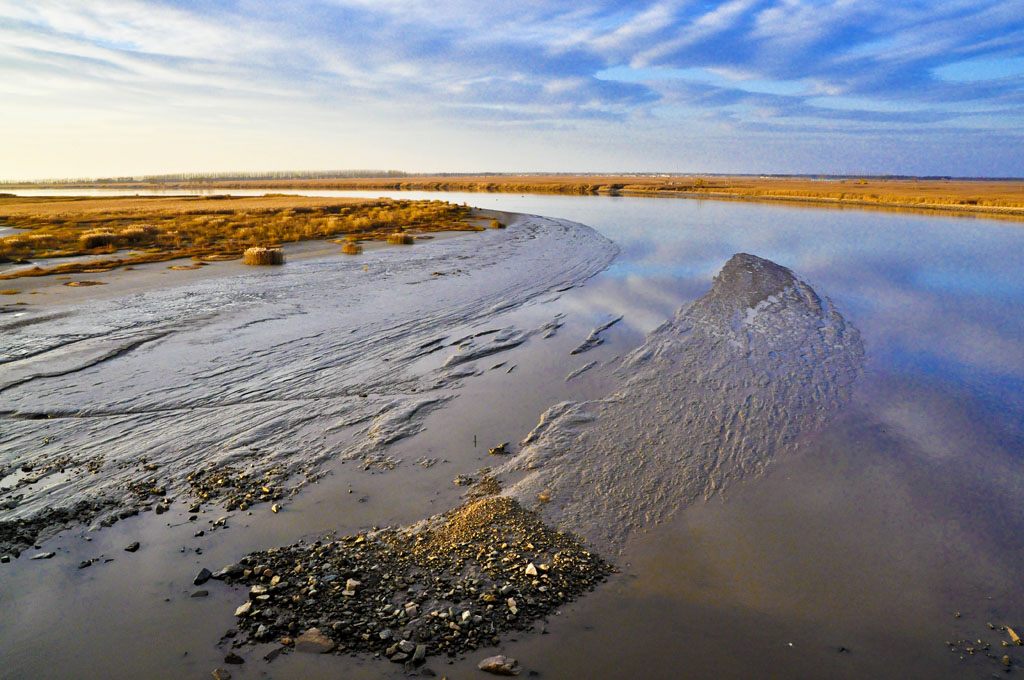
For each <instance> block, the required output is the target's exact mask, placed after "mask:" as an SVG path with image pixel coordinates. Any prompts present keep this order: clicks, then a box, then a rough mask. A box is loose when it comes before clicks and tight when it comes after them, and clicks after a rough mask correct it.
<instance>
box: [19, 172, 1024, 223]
mask: <svg viewBox="0 0 1024 680" xmlns="http://www.w3.org/2000/svg"><path fill="white" fill-rule="evenodd" d="M46 188H53V189H60V190H61V191H65V190H68V189H74V188H79V189H96V188H110V189H123V190H135V191H139V192H147V191H160V190H164V191H168V190H186V189H188V190H202V191H211V190H213V191H219V190H225V191H226V190H231V189H246V190H253V189H264V188H265V189H267V190H272V191H282V190H299V189H306V190H315V189H319V190H327V189H334V190H353V191H354V190H382V191H467V192H492V193H493V192H497V193H535V194H565V195H599V196H648V197H665V198H694V199H710V200H749V201H770V202H784V203H801V204H806V205H820V206H826V207H833V208H834V207H843V206H846V207H857V208H866V207H867V208H879V209H889V210H900V211H923V212H926V213H928V212H932V213H934V212H940V213H950V214H958V215H973V216H984V217H1000V218H1008V219H1024V181H1021V180H985V179H979V180H963V179H955V180H954V179H902V178H901V179H880V178H856V177H847V178H827V179H820V180H819V179H811V178H806V177H750V176H708V175H657V176H649V175H571V174H567V175H528V174H526V175H454V176H453V175H448V176H429V175H422V176H411V177H404V178H344V179H307V180H287V179H281V180H238V181H231V180H209V181H201V182H173V181H168V182H126V183H117V182H96V183H90V182H83V183H71V184H45V183H42V184H31V183H28V184H11V185H5V186H3V187H0V191H5V190H6V191H17V190H18V189H46Z"/></svg>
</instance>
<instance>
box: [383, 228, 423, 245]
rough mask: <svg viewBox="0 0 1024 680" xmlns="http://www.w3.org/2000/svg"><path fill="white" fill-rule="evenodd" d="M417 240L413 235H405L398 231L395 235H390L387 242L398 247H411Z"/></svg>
mask: <svg viewBox="0 0 1024 680" xmlns="http://www.w3.org/2000/svg"><path fill="white" fill-rule="evenodd" d="M415 240H416V239H415V238H414V237H413V235H412V234H405V233H402V232H400V231H396V232H395V233H393V234H388V238H387V242H388V243H390V244H392V245H396V246H411V245H412V244H413V243H414V242H415Z"/></svg>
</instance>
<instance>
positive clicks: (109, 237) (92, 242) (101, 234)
mask: <svg viewBox="0 0 1024 680" xmlns="http://www.w3.org/2000/svg"><path fill="white" fill-rule="evenodd" d="M116 243H117V234H115V233H114V232H112V231H87V232H85V233H84V234H82V235H81V236H79V237H78V245H79V246H81V247H82V249H83V250H92V249H93V248H102V247H103V246H112V245H115V244H116Z"/></svg>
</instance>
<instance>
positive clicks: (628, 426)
mask: <svg viewBox="0 0 1024 680" xmlns="http://www.w3.org/2000/svg"><path fill="white" fill-rule="evenodd" d="M863 356H864V349H863V346H862V344H861V339H860V334H859V333H858V332H857V330H856V329H855V328H854V327H853V326H852V325H850V324H849V323H848V322H847V321H846V320H845V319H844V318H843V317H842V315H840V313H839V312H838V311H836V310H835V309H834V307H833V306H832V304H831V303H830V301H829V300H828V299H827V298H823V297H820V296H819V295H818V294H817V293H815V292H814V290H813V289H811V287H810V286H808V285H807V284H806V283H804V282H803V281H801V280H800V279H798V278H797V277H796V276H795V275H794V274H793V272H791V271H790V270H788V269H786V268H785V267H781V266H779V265H777V264H775V263H773V262H770V261H768V260H764V259H761V258H758V257H755V256H753V255H747V254H737V255H735V256H733V257H732V258H731V259H730V260H729V261H728V263H726V265H725V266H724V267H723V268H722V270H721V272H720V273H719V274H718V276H716V277H715V280H714V282H713V284H712V287H711V291H710V292H708V293H707V294H706V295H705V296H704V297H702V298H700V299H699V300H697V301H696V302H694V303H693V304H692V305H689V306H687V307H684V308H683V309H680V310H679V312H678V313H677V314H676V315H675V317H674V318H673V319H671V320H670V321H668V322H666V323H665V324H663V325H662V326H660V327H659V328H657V329H655V330H654V331H653V332H652V333H651V334H650V335H649V336H648V337H647V339H646V341H645V342H644V344H643V345H642V346H641V347H639V348H637V349H636V350H635V351H633V352H632V353H630V354H629V355H628V356H626V357H625V358H624V359H623V360H622V361H621V362H620V363H619V364H618V365H617V366H615V367H614V371H615V374H616V375H617V377H618V380H619V385H620V387H619V388H618V389H617V390H616V391H615V392H614V393H613V394H611V395H609V396H607V397H606V398H604V399H598V400H594V401H586V402H581V403H574V402H565V403H561V404H557V405H555V406H552V407H551V408H550V409H549V410H548V411H547V412H546V413H545V414H544V416H543V417H542V419H541V422H540V424H539V425H538V426H537V427H536V429H535V430H534V431H533V432H532V433H531V434H530V435H529V436H528V437H527V438H526V440H525V441H524V442H523V447H524V448H523V449H522V451H521V453H520V454H519V455H518V456H517V457H516V458H515V459H514V460H512V461H510V462H509V463H508V464H507V465H505V466H504V468H503V469H502V470H500V471H499V472H501V474H500V475H499V477H500V478H505V479H516V478H517V477H518V476H519V475H521V474H522V473H523V472H525V473H526V476H525V477H523V478H522V479H519V480H518V481H517V482H516V483H515V485H514V486H512V487H511V488H510V489H509V490H508V493H509V494H510V495H511V496H512V497H514V498H516V499H518V500H519V501H520V502H521V503H522V504H523V505H525V506H527V507H531V508H532V507H537V508H538V510H539V512H540V514H541V516H542V517H544V518H545V519H546V520H548V521H550V522H552V523H553V524H554V525H555V526H558V527H570V528H572V529H573V530H574V531H576V532H577V533H579V534H580V535H581V536H582V537H583V538H585V539H586V541H587V543H588V544H590V545H592V546H594V547H596V548H598V549H599V550H602V551H608V552H615V551H617V550H618V549H619V548H621V546H622V545H623V542H624V541H625V540H626V539H627V538H628V537H629V535H630V534H631V533H632V532H635V531H636V530H638V529H640V528H642V527H644V526H646V525H649V524H650V523H652V522H657V521H659V520H661V519H663V518H665V517H667V516H669V515H671V514H672V513H673V512H674V511H676V510H677V509H678V508H680V507H682V506H685V505H687V504H689V503H691V502H692V501H694V500H695V499H698V498H702V497H707V496H709V495H711V494H713V493H715V492H716V491H718V490H720V489H722V488H724V487H725V486H726V485H728V484H729V483H730V482H734V481H736V480H739V479H742V478H744V477H746V476H748V475H750V474H754V473H757V472H759V471H761V470H763V469H764V467H765V466H766V465H767V464H768V463H769V462H770V461H771V460H772V458H773V457H775V456H776V455H778V454H779V453H782V452H784V451H786V450H788V449H791V448H793V447H794V446H795V445H796V443H797V439H798V437H799V435H800V434H801V433H805V432H808V431H812V430H814V429H816V428H818V427H820V426H821V425H822V424H823V423H824V422H825V420H826V419H827V418H828V416H829V414H830V413H832V412H833V411H834V410H835V409H836V408H837V407H838V406H840V405H841V404H842V403H843V402H844V401H846V400H847V399H848V398H849V395H850V386H851V384H852V383H853V381H854V379H855V378H856V376H857V375H858V373H859V372H860V368H861V363H862V360H863Z"/></svg>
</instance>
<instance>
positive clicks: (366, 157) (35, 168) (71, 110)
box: [0, 0, 1024, 179]
mask: <svg viewBox="0 0 1024 680" xmlns="http://www.w3.org/2000/svg"><path fill="white" fill-rule="evenodd" d="M1022 142H1024V0H1011V1H1004V2H992V1H988V0H969V1H967V0H949V1H939V2H936V1H934V0H933V1H931V2H916V1H913V0H909V1H908V0H900V1H899V2H894V1H893V0H886V1H880V0H818V1H808V0H727V1H725V2H700V1H696V0H690V1H688V0H680V1H678V2H675V1H666V2H633V3H624V2H611V1H606V0H574V1H572V2H557V1H545V2H540V1H534V0H525V1H522V2H517V3H485V2H464V1H455V2H445V1H444V0H435V1H432V2H415V1H412V0H372V1H371V0H323V1H320V2H306V1H302V0H300V1H297V2H265V1H262V0H235V1H227V2H187V1H185V0H176V1H168V2H158V1H155V0H31V1H26V0H0V179H11V178H28V177H63V176H97V175H109V174H138V173H159V172H178V171H214V170H273V169H329V168H394V169H402V170H409V171H417V172H430V171H453V172H454V171H459V172H470V171H486V170H493V171H588V172H609V171H629V172H641V171H672V172H771V173H786V172H795V173H806V172H829V173H848V174H867V173H874V174H877V173H903V174H948V175H986V176H1022V175H1024V153H1022V152H1021V149H1022V148H1024V144H1022Z"/></svg>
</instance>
